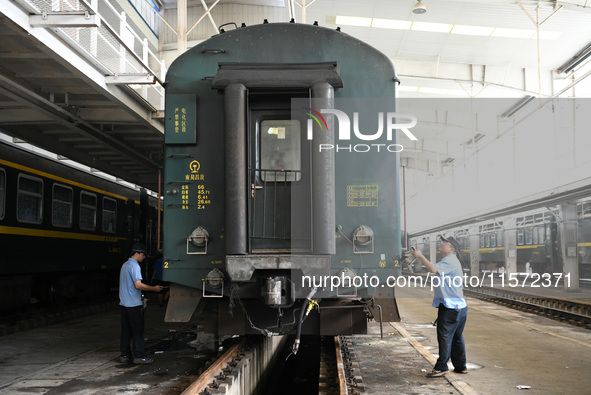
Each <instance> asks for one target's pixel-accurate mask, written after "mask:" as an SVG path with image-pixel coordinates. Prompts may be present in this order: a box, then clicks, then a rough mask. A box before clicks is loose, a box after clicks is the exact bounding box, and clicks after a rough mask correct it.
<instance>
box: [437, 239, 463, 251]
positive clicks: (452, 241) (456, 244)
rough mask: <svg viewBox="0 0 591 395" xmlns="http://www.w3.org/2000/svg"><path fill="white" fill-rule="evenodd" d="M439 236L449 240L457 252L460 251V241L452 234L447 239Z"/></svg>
mask: <svg viewBox="0 0 591 395" xmlns="http://www.w3.org/2000/svg"><path fill="white" fill-rule="evenodd" d="M439 238H440V239H441V241H447V242H448V243H451V246H452V247H453V248H454V250H456V252H460V243H458V241H457V240H456V239H454V238H453V237H452V236H449V237H448V238H447V239H446V238H445V237H443V236H439Z"/></svg>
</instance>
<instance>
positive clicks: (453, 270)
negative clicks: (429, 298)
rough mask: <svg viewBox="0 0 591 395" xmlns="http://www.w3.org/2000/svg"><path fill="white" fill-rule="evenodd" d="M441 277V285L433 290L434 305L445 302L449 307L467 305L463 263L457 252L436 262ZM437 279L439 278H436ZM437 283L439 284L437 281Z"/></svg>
mask: <svg viewBox="0 0 591 395" xmlns="http://www.w3.org/2000/svg"><path fill="white" fill-rule="evenodd" d="M435 269H437V273H436V274H435V275H436V276H437V277H439V286H438V287H435V289H434V290H433V291H434V292H433V307H439V304H440V303H443V305H444V306H445V307H447V308H448V309H463V308H464V307H466V306H467V304H466V301H465V300H464V287H463V284H462V283H463V281H464V278H463V275H464V273H463V271H462V265H461V264H460V261H459V260H458V257H457V256H456V254H449V255H448V256H446V257H445V258H443V259H442V260H441V261H439V262H437V263H436V264H435ZM435 281H437V280H435ZM435 285H437V284H436V283H435Z"/></svg>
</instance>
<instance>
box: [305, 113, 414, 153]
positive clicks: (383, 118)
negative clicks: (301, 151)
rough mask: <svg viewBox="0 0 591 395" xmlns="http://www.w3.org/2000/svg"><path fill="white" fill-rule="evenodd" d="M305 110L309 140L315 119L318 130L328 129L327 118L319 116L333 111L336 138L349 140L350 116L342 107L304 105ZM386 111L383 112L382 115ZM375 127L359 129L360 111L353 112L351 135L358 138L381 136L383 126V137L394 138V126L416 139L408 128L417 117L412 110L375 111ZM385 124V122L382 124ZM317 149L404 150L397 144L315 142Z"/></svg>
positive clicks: (374, 139) (388, 139)
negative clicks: (323, 107)
mask: <svg viewBox="0 0 591 395" xmlns="http://www.w3.org/2000/svg"><path fill="white" fill-rule="evenodd" d="M305 109H306V110H308V111H310V112H306V115H309V116H310V118H309V119H308V123H307V138H308V140H312V139H313V138H314V131H313V129H314V121H315V122H316V123H317V124H318V126H319V128H320V130H321V131H324V130H325V129H326V131H327V132H328V123H327V122H326V119H325V118H324V117H323V116H322V114H333V115H335V116H336V119H337V121H338V125H339V128H338V141H339V142H341V141H350V140H351V119H350V118H349V116H348V115H347V113H345V112H344V111H341V110H337V109H333V108H331V109H321V110H320V112H318V111H316V110H313V109H312V108H309V107H305ZM384 114H385V115H384ZM377 116H378V130H377V131H375V132H374V131H371V132H367V131H363V132H362V131H361V130H360V128H359V112H354V113H353V135H354V136H355V138H357V139H358V140H361V141H376V140H379V139H381V138H382V136H383V134H384V130H385V132H386V140H387V141H392V140H394V139H395V135H394V132H395V131H396V130H400V131H402V132H403V133H404V134H405V135H406V136H407V137H408V138H409V139H410V140H412V141H416V140H417V138H416V136H415V135H414V134H412V132H411V131H410V130H409V129H411V128H412V127H414V126H416V124H417V117H416V116H414V115H411V114H399V113H396V112H387V113H384V112H378V114H377ZM401 120H409V121H408V122H401ZM384 124H385V125H386V126H385V127H384ZM318 150H319V152H322V151H328V150H335V151H336V152H339V151H348V152H369V151H377V152H380V151H381V150H384V151H388V152H401V151H403V150H404V147H403V146H402V145H400V144H395V143H394V144H383V143H381V144H378V143H373V144H354V145H352V144H349V145H347V144H344V145H343V144H336V146H335V144H319V145H318Z"/></svg>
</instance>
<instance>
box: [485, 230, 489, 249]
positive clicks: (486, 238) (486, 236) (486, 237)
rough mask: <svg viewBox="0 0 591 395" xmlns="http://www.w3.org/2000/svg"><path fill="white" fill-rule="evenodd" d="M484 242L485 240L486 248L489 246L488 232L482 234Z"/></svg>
mask: <svg viewBox="0 0 591 395" xmlns="http://www.w3.org/2000/svg"><path fill="white" fill-rule="evenodd" d="M484 242H485V245H484V246H485V247H486V248H490V233H487V234H486V235H484Z"/></svg>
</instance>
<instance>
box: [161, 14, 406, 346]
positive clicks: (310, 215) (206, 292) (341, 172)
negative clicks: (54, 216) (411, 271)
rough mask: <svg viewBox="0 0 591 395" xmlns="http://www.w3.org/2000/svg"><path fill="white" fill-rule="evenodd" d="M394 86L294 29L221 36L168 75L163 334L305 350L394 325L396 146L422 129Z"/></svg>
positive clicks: (330, 35) (343, 48)
mask: <svg viewBox="0 0 591 395" xmlns="http://www.w3.org/2000/svg"><path fill="white" fill-rule="evenodd" d="M397 84H398V79H397V76H396V73H395V70H394V67H393V65H392V63H391V61H390V60H389V59H388V58H387V57H386V56H385V55H383V54H382V53H380V52H379V51H377V50H376V49H374V48H372V47H370V46H368V45H367V44H365V43H363V42H361V41H359V40H357V39H355V38H353V37H351V36H349V35H347V34H345V33H343V32H341V31H340V29H337V30H332V29H327V28H323V27H319V26H311V25H301V24H295V23H273V24H268V23H265V24H262V25H256V26H251V27H241V28H237V29H235V30H231V31H228V32H223V33H221V34H219V35H216V36H214V37H212V38H210V39H209V40H206V41H205V42H203V43H201V44H199V45H197V46H196V47H194V48H192V49H191V50H189V51H188V52H186V53H185V54H183V55H182V56H180V57H179V58H178V59H177V60H175V62H173V63H172V64H171V66H170V69H169V71H168V74H167V77H166V84H165V86H166V131H165V169H164V188H165V202H164V206H165V213H164V218H165V219H164V279H165V280H166V281H170V282H171V299H170V302H169V306H168V310H167V316H166V319H167V320H168V321H186V320H188V319H189V318H190V317H191V316H192V315H193V314H194V312H195V311H197V312H198V313H197V314H200V315H201V317H203V319H204V322H205V331H206V332H209V333H213V334H215V335H242V334H250V333H263V334H265V335H275V334H289V333H295V334H297V335H298V336H299V335H300V334H316V335H317V334H321V335H338V334H354V333H365V332H366V329H367V328H366V327H367V319H368V318H376V319H380V312H381V314H382V318H381V319H382V320H383V321H395V320H399V314H398V308H397V305H396V299H395V295H394V282H395V279H396V276H397V275H398V273H399V267H398V265H399V263H398V260H399V257H400V254H401V243H400V240H401V229H400V198H399V152H400V150H401V149H402V148H403V147H402V145H401V144H400V143H399V140H401V139H403V138H411V139H412V138H413V137H414V136H412V132H411V131H410V128H411V127H412V126H413V125H414V123H416V118H415V119H414V123H413V119H412V116H408V115H407V116H404V115H401V114H396V107H395V106H396V103H395V99H396V91H397ZM405 136H407V137H405ZM378 305H379V306H378Z"/></svg>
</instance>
